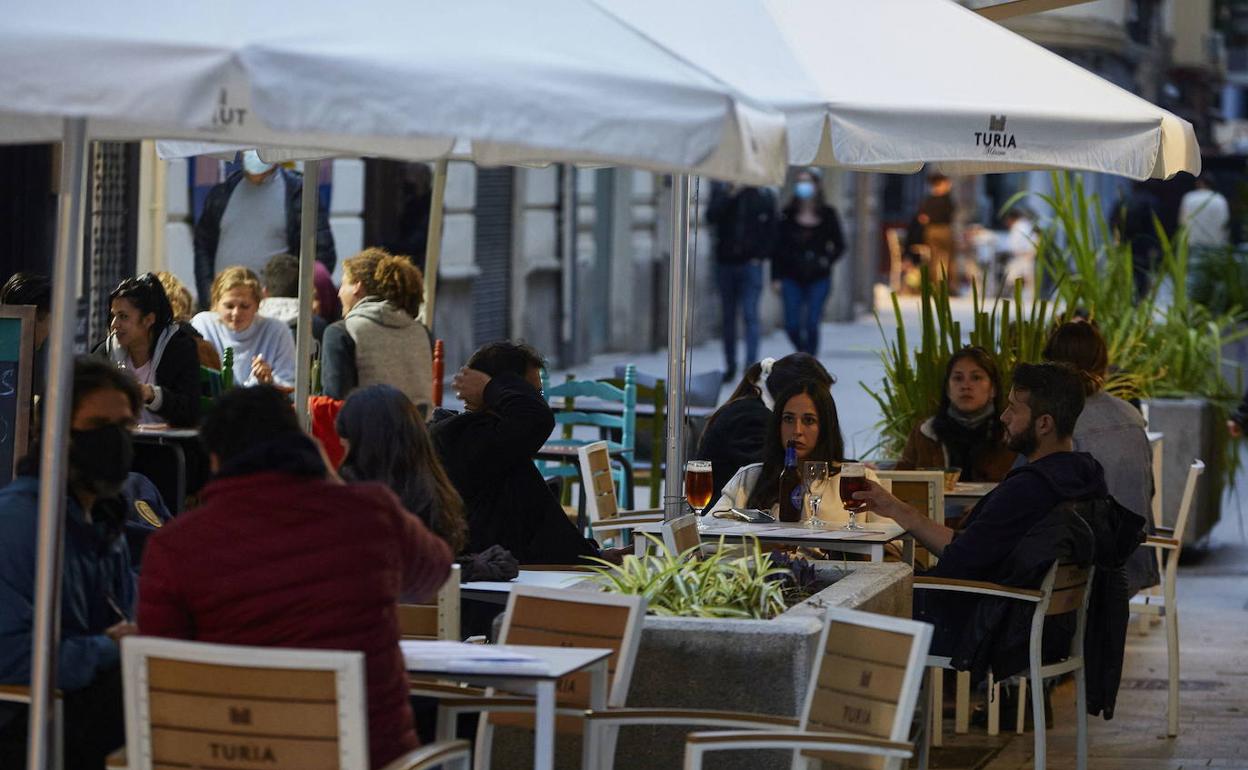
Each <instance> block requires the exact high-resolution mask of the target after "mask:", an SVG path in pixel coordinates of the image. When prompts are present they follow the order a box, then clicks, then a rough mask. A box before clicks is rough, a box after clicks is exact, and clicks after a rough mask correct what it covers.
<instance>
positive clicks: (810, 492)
mask: <svg viewBox="0 0 1248 770" xmlns="http://www.w3.org/2000/svg"><path fill="white" fill-rule="evenodd" d="M827 480H828V464H827V463H826V462H824V461H823V460H806V461H805V462H803V463H802V486H803V487H805V491H806V498H807V499H808V500H809V502H808V503H807V506H808V509H809V511H810V513H809V514H807V516H806V520H805V521H803V522H802V526H804V527H808V528H810V529H822V528H823V522H822V521H820V520H819V503H820V502H822V501H823V485H824V483H825V482H826V481H827Z"/></svg>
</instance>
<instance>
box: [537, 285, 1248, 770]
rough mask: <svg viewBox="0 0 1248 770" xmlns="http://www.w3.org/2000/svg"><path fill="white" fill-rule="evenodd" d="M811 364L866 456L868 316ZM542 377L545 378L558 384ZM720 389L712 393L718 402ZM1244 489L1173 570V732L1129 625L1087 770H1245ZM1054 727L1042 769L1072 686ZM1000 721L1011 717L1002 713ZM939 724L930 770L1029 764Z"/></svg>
mask: <svg viewBox="0 0 1248 770" xmlns="http://www.w3.org/2000/svg"><path fill="white" fill-rule="evenodd" d="M955 303H956V306H955V314H956V315H957V316H959V317H962V318H969V316H970V302H969V301H968V300H955ZM916 304H917V303H915V302H914V301H913V300H911V301H910V302H909V303H908V304H907V305H906V306H905V308H904V311H905V312H904V317H905V318H906V323H907V329H908V330H911V329H915V328H917V307H916ZM881 320H882V322H883V325H884V330H885V332H886V333H887V334H888V335H889V337H890V340H891V338H892V337H893V335H894V334H895V331H896V330H895V324H894V323H893V320H892V313H891V312H888V313H887V314H886V315H884V316H883V317H882V318H881ZM821 338H822V345H821V350H820V358H821V359H822V360H823V362H824V364H825V365H827V367H828V368H829V369H830V370H831V371H832V372H833V373H834V374H835V375H836V376H837V378H838V380H839V381H838V383H837V385H836V386H835V388H834V389H833V394H834V396H835V397H836V403H837V410H838V413H839V415H840V419H841V425H842V430H843V432H844V434H845V443H846V451H847V452H848V453H849V454H850V455H851V456H858V455H862V454H865V453H866V452H867V451H868V450H869V449H870V448H871V447H872V446H873V445H874V444H875V441H876V435H875V429H874V425H875V423H876V421H877V420H878V419H879V408H878V406H877V405H876V403H875V402H874V401H873V400H872V399H871V397H870V396H869V395H868V394H867V393H866V392H865V391H864V390H863V388H862V386H860V385H859V382H863V383H866V384H867V385H868V386H869V387H873V386H875V385H876V384H878V383H879V381H880V379H881V376H882V371H883V369H882V366H881V364H880V360H879V355H878V351H879V350H880V349H881V347H882V337H881V335H880V330H879V328H878V327H877V326H876V323H875V319H874V318H872V317H870V316H863V317H862V318H860V319H859V320H858V321H856V322H854V323H852V324H824V325H823V331H822V335H821ZM791 350H792V348H791V346H790V345H789V342H788V339H787V338H786V337H785V335H784V333H783V332H780V331H777V332H775V333H773V334H771V335H769V336H767V337H766V338H765V339H764V340H763V344H762V353H763V355H764V356H776V357H779V356H782V355H786V354H787V353H789V352H791ZM722 359H723V356H722V352H721V348H720V346H719V343H718V342H712V343H708V344H703V345H700V346H698V347H697V348H695V349H694V350H693V351H692V370H693V371H694V372H695V373H696V372H700V371H707V370H710V369H718V368H721V367H722V365H723V364H722ZM666 360H667V359H666V353H665V352H659V353H655V354H649V355H641V356H628V355H610V356H598V357H596V358H594V359H593V360H592V361H591V362H590V363H589V364H587V365H584V366H579V367H577V368H576V369H575V370H574V371H575V373H576V374H577V376H578V377H602V376H609V375H610V374H611V373H612V370H613V368H614V366H615V365H616V364H617V363H625V362H630V361H631V362H632V363H634V364H636V365H637V368H638V369H640V370H642V371H646V372H652V373H655V374H660V375H661V374H663V373H664V372H665V371H666V366H667V364H666ZM563 374H564V373H563V372H555V373H553V374H552V381H555V382H558V381H559V380H561V379H562V378H563ZM728 392H729V387H728V386H725V388H724V389H723V390H722V391H721V397H723V396H726V395H727V394H728ZM1246 501H1248V492H1245V493H1241V494H1240V495H1235V494H1233V493H1232V494H1228V496H1227V499H1226V501H1225V502H1224V504H1223V513H1222V521H1221V522H1220V523H1219V524H1218V525H1217V526H1216V527H1215V528H1214V530H1213V532H1212V533H1211V535H1210V537H1209V542H1208V544H1207V545H1206V547H1205V548H1203V549H1201V551H1199V552H1196V551H1192V550H1190V549H1189V553H1187V554H1185V555H1184V562H1185V563H1184V566H1183V567H1182V568H1181V569H1180V574H1179V586H1178V591H1179V600H1180V606H1181V619H1180V634H1181V640H1180V646H1181V648H1182V651H1183V652H1182V674H1181V676H1182V689H1181V695H1180V702H1181V709H1180V713H1181V715H1182V716H1181V722H1180V725H1181V733H1180V735H1179V737H1178V738H1176V739H1167V738H1166V737H1165V721H1166V716H1165V706H1166V690H1165V677H1166V647H1165V633H1164V629H1163V628H1162V627H1160V626H1158V627H1155V628H1153V629H1152V630H1151V631H1150V632H1148V633H1147V634H1146V635H1141V634H1140V633H1139V632H1138V626H1135V627H1134V628H1133V633H1132V635H1131V636H1130V638H1129V640H1128V646H1127V653H1126V669H1125V672H1124V676H1123V689H1122V691H1121V692H1120V693H1119V697H1118V710H1117V713H1116V715H1115V718H1114V719H1113V720H1112V721H1109V722H1106V721H1103V720H1101V719H1099V718H1098V719H1095V720H1092V721H1091V722H1090V734H1091V740H1090V762H1089V767H1090V768H1092V770H1179V769H1180V768H1196V767H1218V768H1241V770H1242V769H1248V644H1245V642H1246V641H1248V539H1245V536H1244V522H1245V509H1248V504H1245V502H1246ZM1053 707H1054V710H1055V712H1056V715H1055V720H1054V721H1055V725H1054V726H1053V727H1052V730H1051V731H1050V733H1049V735H1050V741H1049V762H1048V766H1049V768H1053V769H1054V770H1065V769H1066V768H1073V767H1074V766H1075V744H1074V729H1075V722H1074V689H1073V686H1071V685H1069V684H1067V685H1064V686H1062V687H1060V688H1059V689H1058V690H1057V691H1056V692H1055V693H1054V695H1053ZM1002 724H1003V726H1004V725H1006V724H1008V725H1011V726H1012V725H1013V715H1012V714H1011V715H1005V714H1003V715H1002ZM952 730H953V723H952V720H947V723H946V728H945V732H946V739H945V748H944V749H943V750H936V751H935V752H934V754H933V758H932V759H933V762H932V767H933V768H968V769H969V768H976V769H977V770H978V769H980V768H984V769H987V770H1022V769H1023V768H1030V767H1032V759H1031V757H1032V735H1031V733H1030V732H1027V733H1026V734H1024V735H1015V734H1014V733H1013V732H1008V733H1007V732H1003V734H1002V735H1000V736H998V737H996V738H990V737H989V736H987V735H986V734H985V731H984V730H983V729H980V728H972V731H971V733H970V734H969V735H964V736H953V735H952Z"/></svg>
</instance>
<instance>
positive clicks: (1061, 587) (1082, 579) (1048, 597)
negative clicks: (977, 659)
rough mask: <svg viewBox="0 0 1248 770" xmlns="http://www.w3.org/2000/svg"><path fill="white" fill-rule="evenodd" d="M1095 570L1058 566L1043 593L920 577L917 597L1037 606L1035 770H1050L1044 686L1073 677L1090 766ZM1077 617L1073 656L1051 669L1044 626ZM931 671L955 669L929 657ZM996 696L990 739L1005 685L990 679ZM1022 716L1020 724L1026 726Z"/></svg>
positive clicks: (1083, 762)
mask: <svg viewBox="0 0 1248 770" xmlns="http://www.w3.org/2000/svg"><path fill="white" fill-rule="evenodd" d="M1094 574H1095V568H1094V567H1091V566H1087V567H1083V566H1078V565H1073V564H1063V565H1059V564H1057V563H1054V564H1053V566H1052V567H1050V568H1049V571H1048V573H1047V574H1046V575H1045V578H1044V582H1043V583H1042V584H1041V586H1040V588H1039V589H1038V590H1033V589H1026V588H1015V587H1012V586H1003V585H999V584H997V583H987V582H981V581H978V580H953V579H949V578H933V577H916V578H915V579H914V589H915V590H916V591H919V590H924V591H950V592H955V593H966V594H974V595H978V596H993V597H998V598H1002V599H1013V600H1017V601H1024V602H1031V603H1033V604H1035V610H1034V611H1033V613H1032V621H1031V636H1030V645H1029V650H1028V672H1029V674H1030V678H1031V681H1032V685H1033V686H1032V693H1031V716H1032V722H1033V724H1034V732H1035V756H1034V767H1035V768H1036V770H1044V767H1045V755H1046V750H1045V732H1046V729H1045V722H1044V680H1046V679H1051V678H1053V677H1056V676H1062V675H1063V674H1068V673H1073V674H1074V677H1075V704H1076V705H1075V710H1076V712H1077V714H1076V719H1077V720H1078V722H1077V730H1078V735H1077V740H1078V748H1077V753H1076V765H1077V767H1078V769H1079V770H1087V766H1088V709H1087V705H1088V703H1087V701H1088V695H1087V677H1086V673H1085V670H1084V661H1083V636H1084V631H1085V629H1086V628H1087V621H1088V597H1089V596H1090V595H1091V593H1092V592H1091V590H1089V589H1090V588H1091V586H1092V578H1093V576H1094ZM1071 612H1074V613H1077V614H1076V616H1075V633H1074V636H1073V637H1072V638H1071V642H1070V650H1069V652H1068V654H1067V656H1066V657H1065V658H1064V659H1063V660H1060V661H1056V662H1053V663H1048V664H1045V663H1044V662H1043V661H1042V660H1041V656H1040V652H1041V650H1040V644H1041V640H1042V639H1043V637H1044V623H1045V620H1046V619H1047V618H1049V617H1053V616H1056V615H1065V614H1067V613H1071ZM927 665H928V666H929V667H932V668H946V669H947V668H952V667H953V666H952V662H951V661H950V658H949V657H947V656H936V655H929V656H928V658H927ZM988 687H989V690H990V695H989V706H988V726H989V733H990V734H995V733H996V727H997V723H998V720H999V718H1000V702H1001V689H1000V688H1001V685H1000V683H999V682H994V681H993V680H992V676H991V674H989V678H988ZM1026 687H1027V683H1026V679H1025V678H1022V677H1020V678H1019V696H1018V698H1019V703H1020V704H1021V703H1022V701H1023V699H1024V698H1025V697H1026ZM931 708H932V709H939V708H940V703H939V702H934V703H932V704H931ZM1021 719H1022V715H1021V713H1020V715H1019V720H1020V722H1021ZM919 767H920V768H922V769H923V770H926V768H927V745H926V742H925V744H924V747H923V751H922V752H921V754H920V760H919Z"/></svg>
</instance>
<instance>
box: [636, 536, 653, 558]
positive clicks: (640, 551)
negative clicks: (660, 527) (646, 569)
mask: <svg viewBox="0 0 1248 770" xmlns="http://www.w3.org/2000/svg"><path fill="white" fill-rule="evenodd" d="M649 544H650V539H649V538H646V537H635V538H633V553H634V554H635V555H637V556H645V555H646V546H647V545H649Z"/></svg>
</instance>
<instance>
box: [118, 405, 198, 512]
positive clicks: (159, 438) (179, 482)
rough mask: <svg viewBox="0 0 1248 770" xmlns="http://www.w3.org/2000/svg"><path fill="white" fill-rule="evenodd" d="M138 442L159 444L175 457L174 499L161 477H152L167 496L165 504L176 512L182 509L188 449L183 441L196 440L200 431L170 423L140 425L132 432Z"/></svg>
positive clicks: (184, 497) (162, 493)
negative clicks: (170, 497) (170, 425)
mask: <svg viewBox="0 0 1248 770" xmlns="http://www.w3.org/2000/svg"><path fill="white" fill-rule="evenodd" d="M130 435H131V436H133V437H134V442H135V443H136V444H147V445H152V446H158V447H161V448H163V449H166V450H168V452H169V454H170V456H171V457H172V458H173V467H174V479H173V482H174V486H173V493H174V494H173V499H172V500H169V499H168V497H169V495H168V494H167V492H168V491H169V490H168V489H167V488H165V487H163V486H162V485H161V484H160V483H159V481H160V480H159V479H152V481H153V482H154V483H156V485H157V489H160V491H161V496H162V497H164V498H166V499H165V505H166V506H167V507H168V508H169V510H170V511H171V512H173V513H174V514H177V513H180V512H181V511H182V503H183V501H184V500H186V450H185V449H184V448H183V443H184V442H188V441H196V440H198V438H199V431H198V430H196V429H194V428H170V427H169V426H168V425H164V424H156V425H138V426H136V427H135V428H134V429H133V430H132V431H131V432H130Z"/></svg>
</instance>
